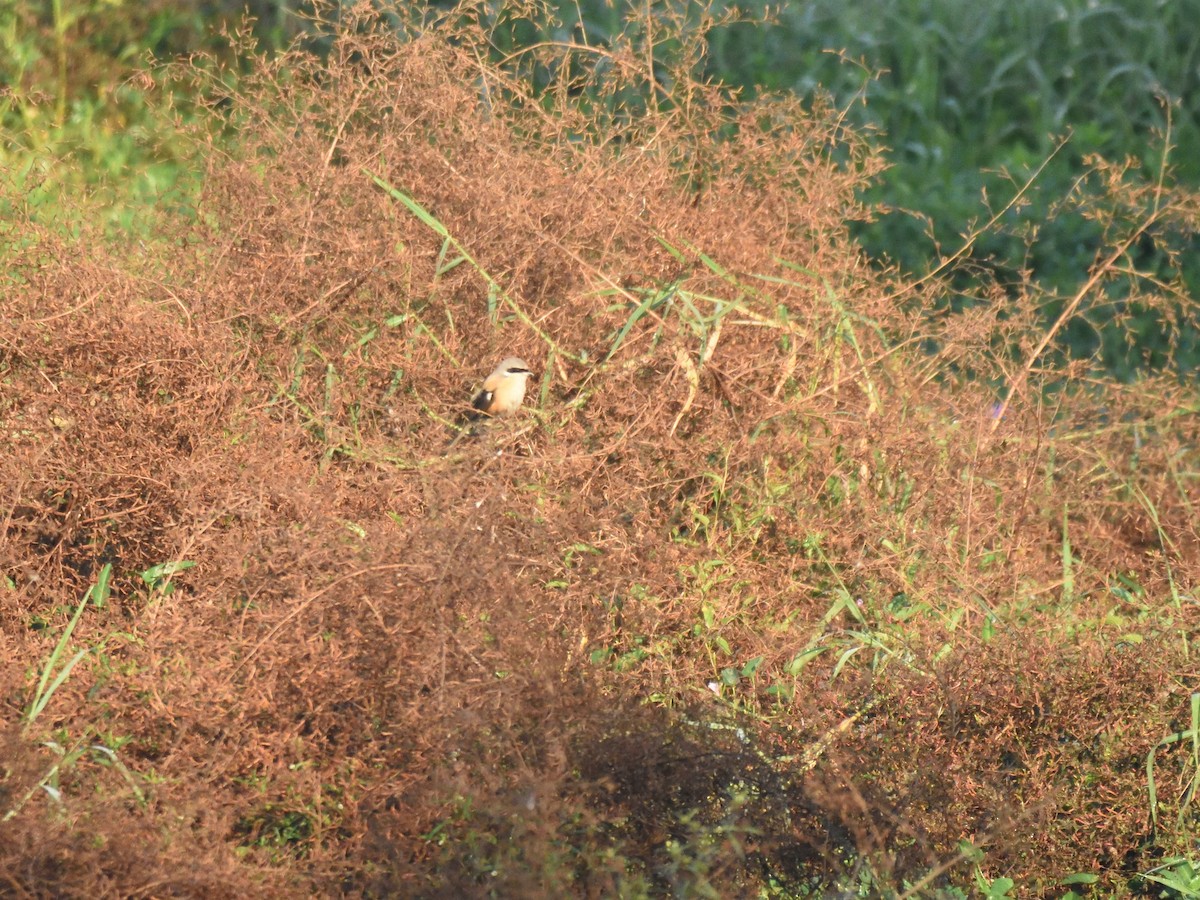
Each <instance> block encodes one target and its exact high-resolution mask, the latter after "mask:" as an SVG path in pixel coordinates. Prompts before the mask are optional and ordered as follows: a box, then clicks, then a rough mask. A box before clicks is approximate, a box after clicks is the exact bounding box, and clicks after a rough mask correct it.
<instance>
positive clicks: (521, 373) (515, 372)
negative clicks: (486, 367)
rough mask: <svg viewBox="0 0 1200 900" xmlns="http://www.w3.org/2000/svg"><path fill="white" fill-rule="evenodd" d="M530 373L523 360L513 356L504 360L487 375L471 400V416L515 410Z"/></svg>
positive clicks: (519, 402) (522, 396) (492, 414)
mask: <svg viewBox="0 0 1200 900" xmlns="http://www.w3.org/2000/svg"><path fill="white" fill-rule="evenodd" d="M532 374H533V373H532V372H531V371H530V370H529V366H527V365H526V364H525V360H523V359H519V358H518V357H515V356H510V357H509V358H508V359H506V360H504V361H503V362H502V363H500V365H498V366H496V370H495V371H494V372H492V374H491V375H489V376H488V377H487V380H486V381H484V382H483V388H482V390H480V391H479V393H478V394H476V395H475V399H474V400H472V401H471V406H472V407H474V409H475V412H474V415H473V416H472V418H476V419H478V418H479V417H480V416H489V417H490V416H507V415H509V414H510V413H514V412H516V411H517V409H518V407H520V405H521V401H522V400H524V399H525V383H526V382H527V381H528V380H529V376H530V375H532Z"/></svg>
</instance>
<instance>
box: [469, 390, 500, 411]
mask: <svg viewBox="0 0 1200 900" xmlns="http://www.w3.org/2000/svg"><path fill="white" fill-rule="evenodd" d="M493 396H494V394H493V393H492V392H491V391H489V390H486V389H485V390H482V391H480V392H479V393H478V394H476V395H475V399H474V400H472V401H471V405H472V406H473V407H475V408H476V409H477V410H479V411H480V412H487V411H488V407H490V406H491V405H492V397H493Z"/></svg>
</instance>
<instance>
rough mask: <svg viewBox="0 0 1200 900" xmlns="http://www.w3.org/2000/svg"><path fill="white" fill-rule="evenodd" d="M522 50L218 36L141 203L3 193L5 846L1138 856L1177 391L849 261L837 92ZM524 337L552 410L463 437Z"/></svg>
mask: <svg viewBox="0 0 1200 900" xmlns="http://www.w3.org/2000/svg"><path fill="white" fill-rule="evenodd" d="M397 27H398V28H399V34H397V33H396V32H395V31H393V28H397ZM660 27H663V28H669V27H672V26H671V23H665V24H663V25H661V26H660ZM654 34H655V32H651V36H653V35H654ZM539 52H541V53H543V54H544V57H543V58H541V59H539V64H540V65H542V66H543V67H544V71H546V72H550V73H552V74H553V75H554V76H555V78H556V79H557V80H551V82H550V84H549V86H548V87H546V88H545V90H544V91H542V92H540V93H538V94H536V95H535V94H533V93H531V91H530V89H529V88H528V87H526V86H525V85H526V83H525V82H524V81H522V79H521V78H520V77H518V74H519V73H518V70H519V68H520V66H521V65H524V63H525V59H516V60H509V61H507V62H506V63H504V64H497V63H491V62H487V61H486V60H488V59H489V58H490V57H489V53H488V47H487V45H486V35H485V33H484V32H483V31H482V30H480V29H479V28H477V27H476V26H475V25H474V24H472V23H471V22H470V21H467V20H463V19H458V20H455V21H453V22H451V21H450V20H447V21H445V22H443V23H441V24H440V25H430V24H428V23H425V24H423V25H421V26H420V27H418V26H417V24H416V23H413V22H407V23H401V24H400V25H399V26H396V23H395V22H391V23H387V24H386V27H385V23H384V22H383V21H382V20H379V19H372V18H370V17H365V16H364V17H359V18H356V19H354V20H353V21H352V22H350V23H349V24H346V23H343V27H342V29H341V30H340V31H338V32H337V33H336V35H335V36H334V37H333V38H332V44H331V48H330V49H329V52H328V55H327V56H325V57H323V58H321V59H318V58H316V57H314V56H311V55H307V54H304V53H301V52H299V51H297V52H295V53H292V54H288V55H286V56H284V57H282V58H280V59H277V60H274V61H262V62H261V64H260V65H259V66H258V67H256V69H255V70H254V72H253V73H252V74H250V75H248V76H243V77H242V78H240V79H239V80H237V81H236V82H235V81H234V79H232V78H231V79H230V81H229V83H230V84H234V83H236V88H229V89H228V90H226V91H225V93H224V95H223V96H221V97H220V99H219V101H218V102H216V103H215V104H214V115H215V116H219V117H220V121H221V123H222V124H223V126H224V128H225V134H226V139H227V140H226V141H225V142H224V143H222V144H221V145H220V146H219V147H218V146H216V145H213V146H212V147H210V148H207V149H205V148H204V147H200V149H201V150H202V151H203V152H202V153H201V158H203V159H204V160H205V162H206V165H207V167H208V168H207V175H206V186H205V189H204V193H203V196H202V197H201V198H200V199H199V201H198V205H197V208H196V210H195V216H194V217H192V218H188V219H187V220H185V221H181V220H178V219H169V218H167V217H165V216H164V222H163V227H162V234H161V240H160V242H159V243H156V244H154V245H153V246H150V247H148V248H145V251H144V252H143V251H142V250H140V249H138V248H130V247H115V248H114V247H106V246H104V245H102V244H101V243H100V242H98V241H96V240H94V239H92V238H89V237H88V236H86V235H85V236H83V237H81V238H76V239H74V240H71V239H66V238H63V237H60V236H57V235H55V234H53V233H51V232H49V231H46V230H41V229H39V228H38V227H37V226H36V225H34V224H33V223H32V222H29V223H17V224H15V225H13V226H12V227H11V228H10V230H9V232H8V234H7V236H6V238H5V241H6V245H7V253H6V260H7V266H6V284H5V288H4V298H5V299H4V305H5V310H4V322H5V326H4V331H3V333H0V366H2V368H0V373H2V375H3V391H2V393H0V428H2V433H3V434H4V436H5V440H6V442H7V445H8V450H9V452H7V453H5V454H4V455H3V457H2V458H0V484H2V485H3V486H4V505H3V508H2V509H0V514H2V515H3V519H4V544H3V557H2V558H3V564H4V571H5V574H6V576H7V578H8V587H7V589H6V590H5V591H4V593H3V595H2V596H3V605H2V606H0V637H2V639H3V642H4V648H5V654H4V658H5V660H6V661H7V662H6V665H5V666H4V668H3V671H2V674H0V678H2V679H3V682H2V685H0V687H2V692H3V696H4V698H5V703H6V708H7V710H8V719H9V721H10V722H11V723H12V725H11V727H10V728H9V730H8V733H7V734H6V738H5V742H6V746H7V747H9V748H10V752H9V753H8V754H6V757H7V759H8V760H9V762H7V763H5V766H4V768H3V769H0V807H3V810H4V811H5V812H8V811H12V813H13V815H12V817H11V818H10V819H9V820H8V821H6V822H5V823H4V824H2V825H0V831H3V832H5V833H7V834H11V835H21V836H22V837H21V839H20V840H10V841H6V842H4V844H3V849H0V868H2V869H4V870H5V871H6V872H9V873H11V874H9V875H8V876H7V877H8V879H9V880H8V884H7V886H8V888H9V889H10V890H12V891H14V892H16V893H20V892H25V893H28V894H36V893H39V892H41V891H43V890H46V889H49V890H50V891H51V892H53V891H57V892H59V893H63V894H71V895H75V894H85V893H86V894H108V895H113V896H115V895H122V896H133V895H147V896H149V895H158V894H166V893H176V894H196V895H199V894H203V895H205V896H218V895H220V894H221V893H222V892H224V893H228V894H229V895H238V896H244V895H247V894H251V895H277V894H278V893H279V892H281V891H283V892H289V893H294V894H302V893H306V892H314V891H315V892H321V893H337V892H347V893H361V894H366V895H372V896H384V895H395V894H398V893H404V894H409V895H415V896H452V895H453V896H461V895H476V894H477V895H484V894H489V893H490V894H495V895H507V896H516V895H521V896H526V895H528V896H537V895H546V896H552V895H561V894H562V893H563V892H572V893H579V894H587V895H595V896H602V895H613V894H614V893H615V892H623V893H629V894H631V895H636V894H638V893H639V892H651V893H654V892H660V891H666V890H676V891H683V892H687V891H700V890H704V889H712V890H717V891H720V892H722V893H726V894H729V893H741V892H748V891H753V890H757V889H758V887H759V886H762V885H766V884H769V883H774V884H776V885H782V886H783V888H781V889H783V890H792V891H798V890H799V889H800V887H801V886H803V885H806V884H807V885H815V886H824V887H826V888H828V887H829V886H831V885H833V884H836V883H848V879H853V878H860V879H861V878H865V877H868V876H867V875H864V874H863V873H866V872H869V873H871V874H870V876H869V877H870V878H873V879H877V880H876V881H874V882H872V883H873V884H875V885H876V886H882V885H886V884H899V883H900V882H901V880H902V879H906V880H908V881H909V882H910V883H911V882H914V881H917V880H918V879H922V878H926V879H927V882H926V886H927V887H928V886H930V885H933V884H935V883H941V882H944V881H945V880H946V879H947V878H949V879H951V880H958V881H961V880H962V879H964V878H965V877H967V876H968V875H969V873H970V869H969V866H968V865H967V864H966V862H965V858H960V857H959V856H958V849H957V848H958V842H959V841H960V840H964V839H973V840H976V841H977V842H979V843H981V844H985V843H986V845H987V853H988V856H987V857H986V858H985V863H984V869H985V871H987V872H989V873H991V874H992V875H998V874H1002V873H1008V874H1012V875H1013V876H1015V877H1021V878H1024V879H1026V880H1027V881H1028V882H1029V883H1030V884H1036V885H1049V884H1051V883H1052V882H1053V880H1054V879H1056V878H1058V877H1061V876H1063V875H1065V874H1069V873H1071V872H1074V871H1104V872H1107V873H1109V877H1110V878H1111V879H1113V881H1111V882H1110V883H1113V884H1115V883H1117V881H1119V880H1120V879H1121V878H1122V877H1124V876H1125V874H1128V873H1127V872H1125V869H1124V868H1123V867H1126V868H1127V867H1129V866H1133V867H1136V866H1137V865H1140V864H1141V862H1140V859H1141V858H1140V857H1139V856H1138V855H1137V854H1138V853H1139V841H1141V840H1142V839H1143V837H1145V818H1146V805H1145V800H1144V799H1143V798H1144V789H1145V783H1144V778H1143V768H1142V766H1143V763H1144V759H1145V755H1146V753H1147V751H1148V750H1149V749H1150V747H1151V746H1152V745H1153V744H1154V742H1155V741H1157V740H1158V739H1159V738H1161V737H1162V736H1163V735H1165V734H1166V733H1167V732H1168V731H1170V730H1171V729H1172V728H1174V727H1177V726H1178V725H1179V724H1180V723H1179V722H1176V717H1177V716H1180V715H1182V714H1183V711H1184V710H1185V707H1186V699H1185V698H1186V695H1187V692H1188V691H1189V690H1190V688H1191V684H1192V682H1191V680H1190V677H1191V676H1190V663H1189V657H1188V650H1189V647H1188V642H1189V639H1190V637H1189V635H1190V629H1191V627H1192V624H1193V623H1194V620H1195V614H1194V609H1195V603H1194V601H1193V600H1191V598H1190V595H1189V594H1188V592H1189V591H1190V590H1192V585H1193V584H1194V583H1195V578H1196V574H1197V571H1196V570H1197V564H1196V559H1197V557H1196V549H1197V547H1196V538H1197V534H1196V522H1197V518H1196V512H1195V508H1194V501H1193V500H1192V498H1191V497H1190V495H1189V485H1190V482H1189V481H1188V479H1189V478H1194V471H1195V455H1194V446H1195V422H1194V420H1192V419H1189V418H1188V417H1185V416H1181V415H1179V411H1180V410H1182V409H1184V408H1185V404H1186V403H1188V402H1194V399H1193V400H1190V401H1189V399H1188V397H1189V395H1188V394H1187V393H1186V392H1185V391H1184V390H1183V389H1181V388H1179V387H1178V386H1176V385H1173V384H1168V383H1166V382H1165V381H1164V382H1163V383H1157V382H1155V383H1150V382H1148V383H1146V384H1144V385H1141V386H1139V388H1138V390H1136V391H1135V390H1130V389H1122V388H1120V387H1118V386H1114V385H1103V384H1096V383H1095V379H1094V378H1092V377H1091V376H1087V375H1086V373H1081V371H1079V370H1070V371H1050V370H1049V369H1048V368H1047V369H1046V370H1045V371H1043V370H1042V369H1041V365H1042V362H1043V361H1042V360H1041V359H1040V357H1037V356H1036V355H1033V350H1034V348H1035V347H1036V344H1037V339H1038V328H1039V327H1040V326H1039V324H1038V321H1039V320H1038V319H1037V317H1036V316H1035V315H1034V314H1033V313H1032V312H1031V309H1032V305H1033V304H1032V302H1028V303H1021V302H1014V303H1012V304H1008V305H1005V304H1004V303H1002V302H1001V299H1002V298H1001V295H1000V294H999V293H997V295H996V296H995V297H994V298H992V299H993V303H992V304H991V305H986V306H981V307H980V308H978V309H976V310H975V311H973V312H971V313H969V314H966V315H962V316H956V317H939V316H934V315H930V314H929V313H928V312H927V310H928V309H929V308H931V307H932V305H933V304H932V300H933V299H935V298H936V297H937V295H938V291H939V287H938V284H937V283H936V282H935V281H930V282H928V283H926V284H924V285H919V286H913V285H904V284H901V283H899V282H898V281H897V280H896V279H894V278H892V277H890V276H889V275H888V274H887V273H883V274H881V273H879V272H878V271H876V270H875V269H873V268H872V267H871V266H869V265H868V264H867V261H866V260H865V259H864V258H863V257H862V255H861V254H860V253H859V252H858V250H857V249H856V247H855V245H854V242H853V240H852V239H851V237H850V234H849V231H848V227H849V223H850V221H851V220H853V219H855V218H859V217H868V216H870V214H871V211H870V210H867V209H864V208H862V207H861V206H860V205H859V203H858V202H857V200H856V193H855V192H856V190H857V189H858V188H859V187H861V185H862V184H863V183H864V181H865V180H866V179H869V178H870V177H871V176H872V174H874V173H875V172H877V171H878V167H879V165H880V163H879V160H878V159H877V157H876V156H875V155H874V153H873V151H872V150H871V149H870V147H869V146H868V145H867V144H866V143H864V142H863V141H862V140H861V139H860V138H858V137H857V136H856V135H854V134H851V133H848V132H847V131H846V130H845V129H844V128H843V127H842V125H841V122H840V120H839V117H838V115H837V111H836V110H832V109H827V108H824V107H822V106H821V105H820V104H819V103H817V104H814V105H809V106H805V105H803V104H801V103H799V102H798V101H796V100H794V99H788V98H769V99H764V100H759V101H754V102H739V101H737V100H736V99H735V98H731V97H729V96H728V95H727V94H725V93H724V92H723V91H721V90H720V89H719V88H717V87H714V86H711V85H706V84H702V83H698V82H696V81H694V80H692V79H691V78H689V77H688V66H687V63H688V60H689V57H688V54H687V47H685V48H684V50H683V51H681V53H680V57H679V58H680V60H681V63H680V67H679V68H678V69H676V70H672V73H671V74H670V75H669V76H668V74H667V70H666V68H665V67H661V68H659V69H657V70H655V71H656V72H657V74H656V77H655V78H654V80H653V82H652V83H647V81H646V69H645V66H644V63H645V56H644V55H639V54H637V53H635V52H634V48H632V47H622V46H613V47H610V48H606V49H605V50H604V51H600V50H597V49H595V48H583V47H574V48H564V47H546V48H541V50H540V51H539ZM531 53H532V51H531ZM664 66H665V64H664ZM208 89H209V90H212V89H214V86H213V85H211V84H210V85H209V86H208ZM639 97H641V98H644V97H649V98H651V99H650V101H649V102H646V101H637V102H635V99H634V98H639ZM1026 299H1028V298H1026ZM1010 350H1015V352H1011V353H1010V352H1008V351H1010ZM509 354H517V355H520V356H522V357H523V358H524V359H526V360H528V361H530V363H531V364H532V365H533V366H534V368H535V369H536V370H537V377H536V378H535V380H534V381H533V382H532V383H531V386H530V399H529V401H528V402H527V407H528V409H527V411H526V412H524V413H522V414H520V415H519V416H517V417H516V418H515V419H513V420H509V421H504V422H497V423H495V424H494V425H493V426H492V427H490V428H486V429H484V430H483V433H482V434H481V435H475V436H467V437H461V436H460V437H459V438H458V439H456V440H455V439H452V438H453V437H454V435H455V431H454V428H453V423H454V422H455V421H456V420H457V419H458V418H459V416H460V415H461V413H462V412H463V411H464V407H465V404H466V402H467V400H468V398H469V396H470V390H471V387H472V385H473V384H477V383H478V380H479V377H480V376H482V375H483V374H485V373H486V372H487V371H488V370H490V368H491V367H492V365H493V364H494V363H495V362H496V361H497V360H498V359H499V358H500V357H502V356H506V355H509ZM1014 360H1015V362H1014ZM1025 361H1028V362H1029V365H1027V366H1025V368H1023V369H1021V368H1020V364H1021V363H1023V362H1025ZM1006 378H1007V380H1009V381H1010V382H1015V383H1018V384H1021V385H1022V386H1024V387H1025V388H1026V390H1023V391H1019V392H1017V393H1016V394H1015V395H1014V397H1013V399H1012V401H1011V403H1010V404H1009V405H1008V406H1007V407H1006V408H1005V409H1004V414H1003V417H1002V418H1000V419H997V418H995V417H994V415H993V409H994V402H995V397H994V395H993V393H992V388H991V387H990V385H992V384H995V383H998V382H999V381H1000V380H1002V379H1006ZM1041 379H1045V380H1046V381H1047V382H1050V381H1053V383H1054V384H1055V385H1056V386H1057V390H1058V393H1057V394H1049V395H1047V394H1046V393H1045V392H1043V391H1041V390H1040V388H1041V387H1042V381H1041ZM1047 396H1050V397H1055V396H1057V397H1059V398H1060V400H1059V401H1058V403H1057V405H1052V401H1047V400H1046V399H1045V398H1046V397H1047ZM1039 398H1040V399H1039ZM1064 398H1065V399H1064ZM1135 430H1136V434H1135ZM1135 438H1136V443H1135ZM1188 442H1190V444H1189V443H1188ZM1135 454H1136V459H1135V458H1134V455H1135ZM181 560H186V561H189V562H192V563H194V564H195V565H194V566H193V567H191V568H178V569H168V570H163V569H161V568H156V567H161V566H162V565H163V564H167V563H172V562H176V561H181ZM105 565H111V567H112V571H113V573H114V577H113V583H112V592H111V596H110V597H109V598H108V599H107V602H106V603H105V604H104V605H102V606H99V605H95V604H93V605H89V606H88V607H87V608H86V610H85V611H84V613H83V614H82V617H81V618H80V621H79V624H78V626H77V627H76V629H75V630H74V632H73V634H72V643H71V645H70V647H69V650H68V652H69V653H73V652H74V651H75V650H76V649H78V648H92V650H91V652H90V653H89V654H87V655H86V656H85V657H83V658H82V659H81V661H80V662H79V663H78V665H77V667H76V668H75V669H74V670H73V671H72V672H71V674H70V677H68V678H67V679H66V680H64V681H63V682H62V683H61V684H60V685H59V686H58V687H57V689H56V690H55V691H54V692H53V695H52V696H51V697H50V699H49V701H48V702H47V703H46V704H45V708H44V709H42V710H41V711H40V713H39V714H38V715H37V716H36V717H33V716H30V715H29V714H28V710H29V706H30V704H31V703H32V702H34V698H35V693H36V692H35V689H36V687H37V684H38V678H39V676H40V674H41V666H42V665H43V663H44V662H45V661H46V660H47V659H48V658H49V657H50V655H51V652H52V650H53V647H54V644H55V641H56V640H57V639H58V635H59V634H61V632H62V628H63V627H65V625H66V623H67V622H68V620H69V619H70V618H71V616H72V614H73V612H74V611H75V610H76V608H77V607H78V605H79V601H80V598H81V597H83V596H84V594H85V591H87V589H88V587H89V586H90V585H91V584H93V583H94V582H95V581H96V579H97V577H98V576H99V575H100V573H101V571H102V567H104V566H105ZM1135 640H1136V641H1137V643H1136V644H1135V643H1133V642H1134V641H1135ZM66 658H67V657H66V656H65V655H64V657H63V658H62V659H60V663H61V662H64V661H65V660H66ZM22 718H24V721H22ZM1181 721H1182V720H1181ZM1182 724H1184V725H1186V722H1182ZM50 736H53V738H54V740H55V741H56V742H57V743H56V744H55V745H54V746H53V747H49V746H46V745H42V744H39V743H38V741H39V740H40V739H42V738H46V737H50ZM97 746H101V747H104V748H107V749H106V750H96V749H91V748H94V747H97ZM55 748H58V749H57V750H56V749H55ZM60 751H61V752H60ZM56 754H57V755H56ZM114 754H115V756H114ZM114 759H115V760H117V762H114ZM56 760H57V761H58V762H59V770H57V771H56V772H55V773H54V776H53V778H52V779H50V781H51V782H52V783H53V784H54V786H55V787H56V788H57V790H58V792H60V793H57V794H56V795H55V797H53V798H52V797H50V796H49V795H48V794H47V793H46V792H44V791H37V790H34V791H33V792H32V793H31V792H30V788H31V787H32V788H36V786H37V785H38V784H39V783H40V782H41V781H45V780H46V779H44V778H43V775H44V773H45V771H46V769H48V768H49V767H50V766H51V765H53V764H54V762H55V761H56ZM1176 774H1177V775H1178V773H1176ZM1167 777H1168V779H1169V777H1171V776H1167ZM1180 777H1182V776H1180ZM880 889H882V887H881V888H880Z"/></svg>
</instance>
